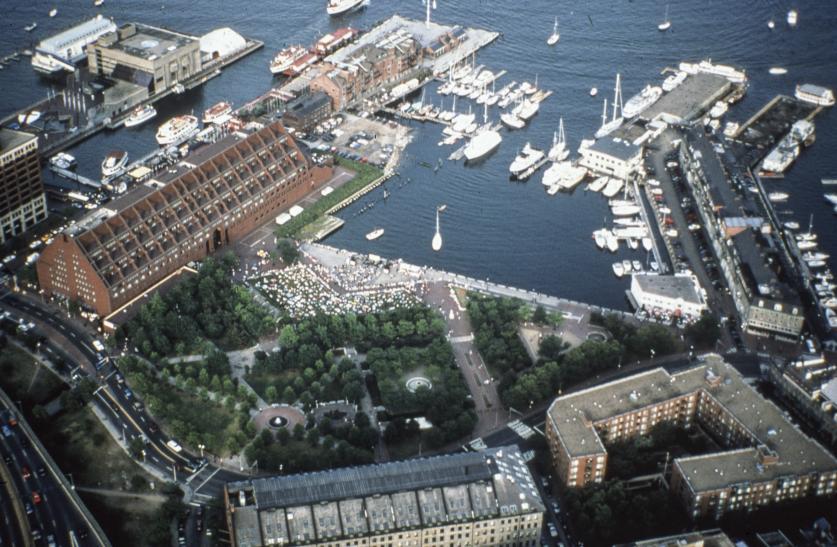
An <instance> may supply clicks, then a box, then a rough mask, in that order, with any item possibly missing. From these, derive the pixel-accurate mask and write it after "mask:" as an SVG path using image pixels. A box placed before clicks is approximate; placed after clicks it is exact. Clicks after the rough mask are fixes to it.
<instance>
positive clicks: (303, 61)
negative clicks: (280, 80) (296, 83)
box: [284, 53, 320, 76]
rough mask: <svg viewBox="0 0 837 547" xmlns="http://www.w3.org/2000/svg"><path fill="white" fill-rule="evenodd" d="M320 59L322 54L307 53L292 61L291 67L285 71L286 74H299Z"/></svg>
mask: <svg viewBox="0 0 837 547" xmlns="http://www.w3.org/2000/svg"><path fill="white" fill-rule="evenodd" d="M319 60H320V56H319V55H317V54H316V53H306V54H305V55H303V56H302V57H300V58H299V59H297V60H296V61H294V62H293V63H291V67H290V68H289V69H288V70H286V71H285V72H284V74H285V75H286V76H299V75H300V74H302V73H303V72H305V69H306V68H308V67H310V66H311V65H313V64H314V63H316V62H317V61H319Z"/></svg>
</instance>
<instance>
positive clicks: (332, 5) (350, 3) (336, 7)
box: [326, 0, 364, 16]
mask: <svg viewBox="0 0 837 547" xmlns="http://www.w3.org/2000/svg"><path fill="white" fill-rule="evenodd" d="M363 2H364V0H328V5H326V13H328V14H329V15H331V16H336V15H343V14H344V13H349V12H350V11H354V10H356V9H358V8H359V7H361V6H362V5H363Z"/></svg>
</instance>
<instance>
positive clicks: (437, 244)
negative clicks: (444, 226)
mask: <svg viewBox="0 0 837 547" xmlns="http://www.w3.org/2000/svg"><path fill="white" fill-rule="evenodd" d="M446 207H447V205H441V206H439V207H436V233H435V234H433V241H432V242H431V243H430V246H431V247H432V248H433V250H434V251H440V250H441V249H442V232H441V231H440V230H439V213H441V212H442V211H444V210H445V208H446Z"/></svg>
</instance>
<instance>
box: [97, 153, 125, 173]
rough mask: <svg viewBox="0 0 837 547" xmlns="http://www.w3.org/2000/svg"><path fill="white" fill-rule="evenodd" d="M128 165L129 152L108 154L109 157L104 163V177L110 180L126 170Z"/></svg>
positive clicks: (106, 157)
mask: <svg viewBox="0 0 837 547" xmlns="http://www.w3.org/2000/svg"><path fill="white" fill-rule="evenodd" d="M127 163H128V152H126V151H124V150H114V151H112V152H108V155H107V156H105V159H104V160H103V161H102V176H103V177H105V178H108V177H112V176H114V175H116V174H118V173H119V172H120V171H122V170H123V169H124V168H125V165H127Z"/></svg>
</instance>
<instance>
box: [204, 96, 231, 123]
mask: <svg viewBox="0 0 837 547" xmlns="http://www.w3.org/2000/svg"><path fill="white" fill-rule="evenodd" d="M231 112H232V105H231V104H230V103H228V102H226V101H221V102H220V103H217V104H214V105H212V106H210V107H209V108H207V109H206V110H204V111H203V123H206V124H209V123H223V122H224V121H226V120H227V119H229V116H230V113H231Z"/></svg>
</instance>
